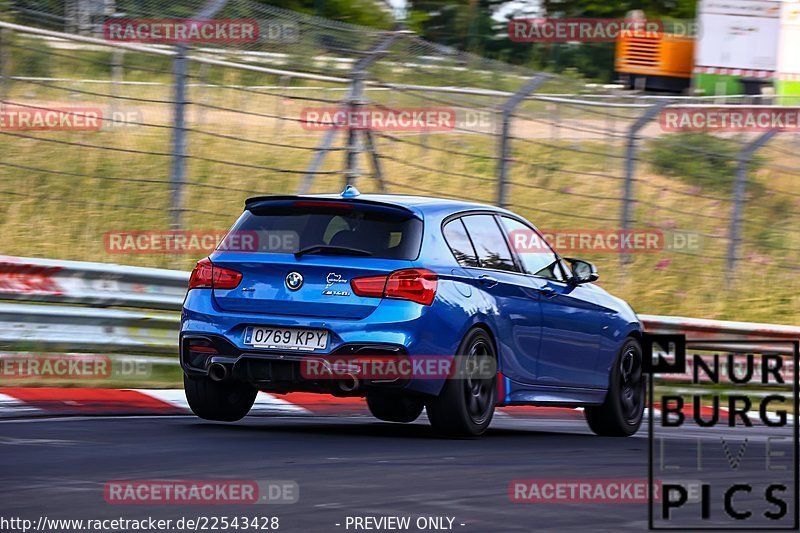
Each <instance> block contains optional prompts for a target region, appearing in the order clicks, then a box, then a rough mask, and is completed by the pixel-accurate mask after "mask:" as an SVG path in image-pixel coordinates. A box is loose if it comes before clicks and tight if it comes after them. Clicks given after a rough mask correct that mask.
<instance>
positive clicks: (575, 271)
mask: <svg viewBox="0 0 800 533" xmlns="http://www.w3.org/2000/svg"><path fill="white" fill-rule="evenodd" d="M567 261H569V263H570V265H572V282H573V283H575V284H576V285H581V284H582V283H591V282H593V281H597V280H598V279H599V278H600V275H599V274H598V273H597V267H595V266H594V265H593V264H592V263H590V262H589V261H584V260H582V259H570V258H567Z"/></svg>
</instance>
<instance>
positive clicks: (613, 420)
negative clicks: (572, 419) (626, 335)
mask: <svg viewBox="0 0 800 533" xmlns="http://www.w3.org/2000/svg"><path fill="white" fill-rule="evenodd" d="M644 392H645V380H644V377H643V374H642V347H641V345H640V344H639V341H637V340H636V339H633V338H630V339H628V340H627V341H626V342H625V344H624V345H623V346H622V349H621V350H620V352H619V354H618V355H617V357H616V359H614V365H613V366H612V367H611V375H610V376H609V386H608V394H607V395H606V399H605V402H603V405H600V406H598V407H587V408H586V409H584V411H583V412H584V415H585V416H586V421H587V422H588V423H589V427H590V428H591V430H592V431H594V432H595V433H596V434H598V435H602V436H604V437H630V436H631V435H633V434H634V433H636V432H637V431H638V430H639V426H641V424H642V417H643V414H644Z"/></svg>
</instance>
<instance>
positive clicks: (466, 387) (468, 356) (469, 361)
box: [427, 329, 497, 437]
mask: <svg viewBox="0 0 800 533" xmlns="http://www.w3.org/2000/svg"><path fill="white" fill-rule="evenodd" d="M457 354H458V356H457V357H456V358H455V361H456V363H455V365H456V372H457V373H456V376H457V377H451V378H450V379H448V380H447V381H445V384H444V387H443V388H442V392H441V394H439V396H438V397H437V398H434V399H432V400H430V401H429V402H428V404H427V410H428V419H429V420H430V421H431V425H432V426H433V428H434V429H435V430H436V431H437V432H439V433H441V434H443V435H448V436H453V437H473V436H478V435H482V434H483V433H484V432H485V431H486V429H487V428H488V427H489V423H490V422H491V421H492V416H493V415H494V406H495V403H496V400H497V398H496V394H497V373H496V372H494V371H492V372H491V375H486V369H487V368H492V369H496V368H497V365H496V361H497V354H496V353H495V349H494V343H493V342H492V339H490V338H489V335H488V334H487V333H486V332H485V331H484V330H482V329H473V330H472V331H470V332H469V333H468V334H467V336H466V337H465V338H464V340H463V341H462V342H461V346H459V349H458V352H457ZM487 362H489V363H490V364H489V365H487V364H486V363H487Z"/></svg>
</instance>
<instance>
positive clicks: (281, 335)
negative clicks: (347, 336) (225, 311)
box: [244, 326, 328, 352]
mask: <svg viewBox="0 0 800 533" xmlns="http://www.w3.org/2000/svg"><path fill="white" fill-rule="evenodd" d="M244 343H245V344H248V345H250V346H253V347H254V348H279V349H282V350H303V351H309V352H310V351H314V350H324V349H325V348H327V346H328V332H327V331H325V330H321V329H300V328H276V327H264V326H252V327H249V328H247V329H245V331H244Z"/></svg>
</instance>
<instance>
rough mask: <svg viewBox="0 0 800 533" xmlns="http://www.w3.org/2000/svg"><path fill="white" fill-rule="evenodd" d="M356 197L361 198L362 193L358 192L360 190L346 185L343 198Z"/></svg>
mask: <svg viewBox="0 0 800 533" xmlns="http://www.w3.org/2000/svg"><path fill="white" fill-rule="evenodd" d="M356 196H361V193H360V192H358V189H356V188H355V187H354V186H352V185H346V186H345V188H344V190H343V191H342V198H355V197H356Z"/></svg>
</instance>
